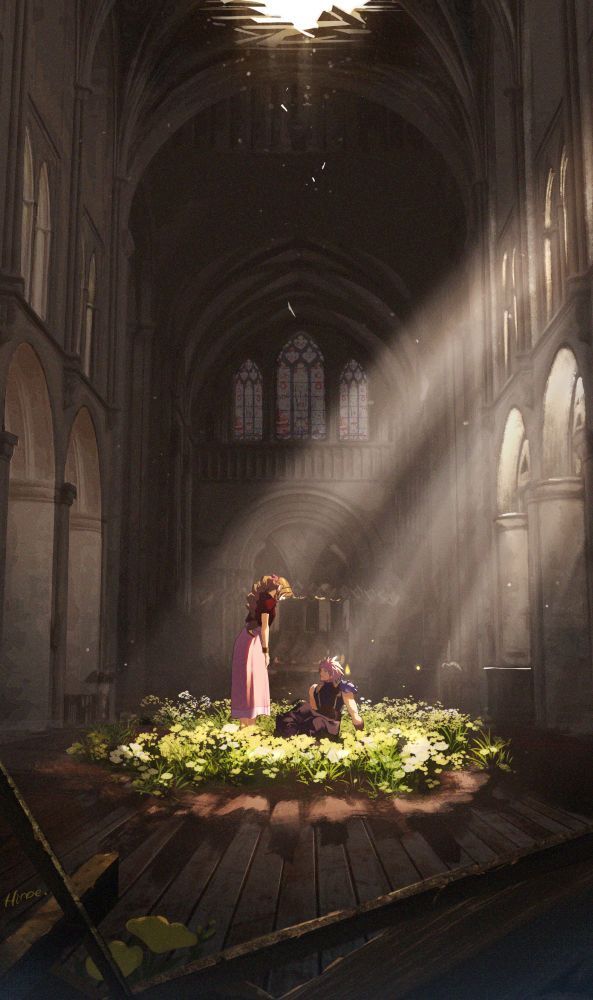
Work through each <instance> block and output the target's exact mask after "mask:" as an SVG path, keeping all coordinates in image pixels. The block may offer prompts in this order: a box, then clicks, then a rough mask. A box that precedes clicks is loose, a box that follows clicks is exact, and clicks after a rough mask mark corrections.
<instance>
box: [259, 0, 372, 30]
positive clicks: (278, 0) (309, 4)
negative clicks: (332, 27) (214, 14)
mask: <svg viewBox="0 0 593 1000" xmlns="http://www.w3.org/2000/svg"><path fill="white" fill-rule="evenodd" d="M367 3H369V0H362V2H360V0H357V2H356V3H352V2H351V0H340V3H337V4H333V5H331V4H330V5H329V6H328V5H327V4H324V3H323V0H263V2H262V3H261V4H260V5H259V6H260V7H261V10H262V16H261V17H259V16H258V17H254V21H256V22H257V23H262V22H263V21H264V20H273V21H275V22H276V23H278V24H292V25H294V27H295V28H296V30H297V31H300V32H301V34H303V35H306V34H308V33H309V32H311V31H313V30H314V29H315V28H317V27H318V25H319V21H320V19H321V16H322V14H323V13H324V12H325V11H328V10H337V11H339V13H341V14H349V15H350V16H351V17H352V16H354V17H356V16H357V14H356V12H357V10H359V9H360V8H361V7H365V6H366V4H367Z"/></svg>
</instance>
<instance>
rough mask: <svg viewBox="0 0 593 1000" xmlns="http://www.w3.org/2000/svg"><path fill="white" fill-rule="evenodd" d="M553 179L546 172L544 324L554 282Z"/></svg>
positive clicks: (549, 313) (551, 304) (551, 308)
mask: <svg viewBox="0 0 593 1000" xmlns="http://www.w3.org/2000/svg"><path fill="white" fill-rule="evenodd" d="M555 179H556V175H555V173H554V171H553V170H549V171H548V180H547V183H546V201H545V207H544V302H545V308H546V313H545V315H546V322H547V321H548V320H549V319H551V318H552V313H553V311H554V295H555V288H554V281H555V273H554V272H555V263H556V262H555V259H554V258H555V236H556V230H555V227H554V197H555V183H554V182H555Z"/></svg>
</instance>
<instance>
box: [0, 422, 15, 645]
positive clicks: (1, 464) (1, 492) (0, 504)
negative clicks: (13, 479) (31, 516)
mask: <svg viewBox="0 0 593 1000" xmlns="http://www.w3.org/2000/svg"><path fill="white" fill-rule="evenodd" d="M17 443H18V437H17V436H16V434H10V433H9V432H8V431H0V650H1V649H2V635H3V631H2V626H3V621H4V581H5V576H6V531H7V524H8V490H9V482H10V460H11V458H12V456H13V453H14V449H15V447H16V445H17Z"/></svg>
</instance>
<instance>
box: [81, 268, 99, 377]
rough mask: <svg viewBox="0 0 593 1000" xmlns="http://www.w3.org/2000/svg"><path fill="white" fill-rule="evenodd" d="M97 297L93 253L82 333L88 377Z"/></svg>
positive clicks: (84, 366) (85, 371)
mask: <svg viewBox="0 0 593 1000" xmlns="http://www.w3.org/2000/svg"><path fill="white" fill-rule="evenodd" d="M96 298H97V263H96V258H95V255H94V254H91V259H90V263H89V271H88V275H87V283H86V288H85V290H84V302H85V306H84V328H83V333H82V370H83V372H84V374H85V375H86V376H87V377H90V374H91V364H92V361H93V334H94V332H95V310H96V308H97V306H96Z"/></svg>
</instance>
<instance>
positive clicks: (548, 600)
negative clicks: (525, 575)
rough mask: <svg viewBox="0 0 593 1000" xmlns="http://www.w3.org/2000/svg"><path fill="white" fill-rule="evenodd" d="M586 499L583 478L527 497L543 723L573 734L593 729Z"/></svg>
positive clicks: (541, 486) (548, 484)
mask: <svg viewBox="0 0 593 1000" xmlns="http://www.w3.org/2000/svg"><path fill="white" fill-rule="evenodd" d="M583 499H584V488H583V480H582V479H581V478H580V477H578V478H577V477H566V478H562V479H549V480H546V481H545V482H541V483H538V484H537V485H536V486H534V487H533V488H532V489H530V490H529V491H528V494H527V503H528V509H529V532H530V561H531V573H530V575H531V590H532V600H531V606H532V609H533V614H532V647H533V667H534V686H535V702H536V714H537V720H538V722H540V723H541V724H544V725H546V726H548V727H550V728H553V729H571V730H574V731H590V730H591V728H593V678H592V675H591V653H590V640H589V612H588V599H587V574H586V566H585V517H584V504H583Z"/></svg>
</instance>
